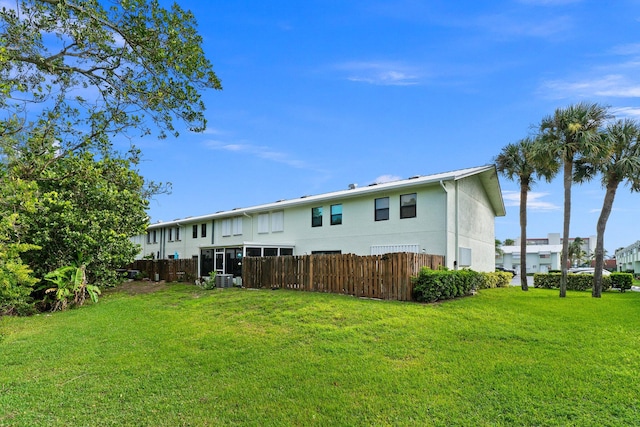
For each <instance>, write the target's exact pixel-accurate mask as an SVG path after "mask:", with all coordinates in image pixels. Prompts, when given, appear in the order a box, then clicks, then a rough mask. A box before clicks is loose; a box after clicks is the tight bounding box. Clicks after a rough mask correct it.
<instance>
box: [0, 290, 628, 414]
mask: <svg viewBox="0 0 640 427" xmlns="http://www.w3.org/2000/svg"><path fill="white" fill-rule="evenodd" d="M639 314H640V293H635V292H627V293H616V292H607V293H605V294H604V295H603V298H602V299H593V298H591V293H590V292H583V293H577V292H568V297H567V298H565V299H560V298H558V291H551V290H541V289H531V290H530V291H529V292H527V293H525V292H522V291H520V290H519V288H508V289H491V290H484V291H481V292H480V293H479V294H478V295H476V296H474V297H469V298H464V299H460V300H456V301H449V302H445V303H441V304H431V305H422V304H415V303H399V302H387V301H374V300H361V299H356V298H353V297H347V296H341V295H330V294H315V293H303V292H295V291H282V290H279V291H270V290H264V291H262V290H261V291H255V290H239V289H225V290H214V291H203V290H199V289H198V288H195V287H193V286H187V285H171V286H170V287H168V288H167V289H165V290H161V291H158V292H155V293H149V294H138V295H130V294H128V293H125V292H116V293H110V294H108V295H105V296H104V297H103V298H102V299H101V300H100V302H99V303H98V304H97V305H92V306H86V307H83V308H81V309H78V310H71V311H67V312H64V313H56V314H52V315H48V314H44V315H39V316H35V317H31V318H0V426H74V425H82V426H108V425H112V426H219V425H254V426H281V425H285V426H286V425H296V426H309V425H317V426H328V425H332V426H333V425H345V426H353V425H393V426H396V425H439V426H452V425H458V426H501V425H504V426H512V425H525V426H534V425H540V426H553V425H557V426H569V425H575V426H622V425H640V315H639Z"/></svg>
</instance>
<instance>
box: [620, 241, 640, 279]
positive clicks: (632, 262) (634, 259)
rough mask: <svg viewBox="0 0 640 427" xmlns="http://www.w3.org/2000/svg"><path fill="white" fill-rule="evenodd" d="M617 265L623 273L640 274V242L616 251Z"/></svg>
mask: <svg viewBox="0 0 640 427" xmlns="http://www.w3.org/2000/svg"><path fill="white" fill-rule="evenodd" d="M616 265H617V269H618V271H619V272H621V273H625V272H627V271H633V274H634V275H636V274H640V240H638V241H637V242H635V243H633V244H631V245H629V246H627V247H626V248H622V249H618V250H616Z"/></svg>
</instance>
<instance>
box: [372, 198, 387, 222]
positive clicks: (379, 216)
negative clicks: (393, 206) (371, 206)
mask: <svg viewBox="0 0 640 427" xmlns="http://www.w3.org/2000/svg"><path fill="white" fill-rule="evenodd" d="M375 203H376V208H375V220H376V221H386V220H388V219H389V198H388V197H381V198H379V199H376V202H375Z"/></svg>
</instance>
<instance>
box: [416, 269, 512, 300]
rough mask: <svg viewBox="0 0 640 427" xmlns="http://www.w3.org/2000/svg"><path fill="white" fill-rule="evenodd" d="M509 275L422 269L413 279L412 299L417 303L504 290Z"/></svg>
mask: <svg viewBox="0 0 640 427" xmlns="http://www.w3.org/2000/svg"><path fill="white" fill-rule="evenodd" d="M511 277H512V276H511V273H503V272H496V273H493V272H492V273H481V272H477V271H473V270H432V269H430V268H426V267H425V268H422V269H421V270H420V273H419V274H418V275H417V276H416V277H414V278H413V299H415V300H416V301H419V302H435V301H439V300H445V299H451V298H457V297H463V296H467V295H471V294H473V293H474V292H475V291H476V290H478V289H488V288H506V287H508V286H509V284H510V283H511Z"/></svg>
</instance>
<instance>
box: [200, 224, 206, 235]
mask: <svg viewBox="0 0 640 427" xmlns="http://www.w3.org/2000/svg"><path fill="white" fill-rule="evenodd" d="M200 237H207V224H202V225H201V226H200Z"/></svg>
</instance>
